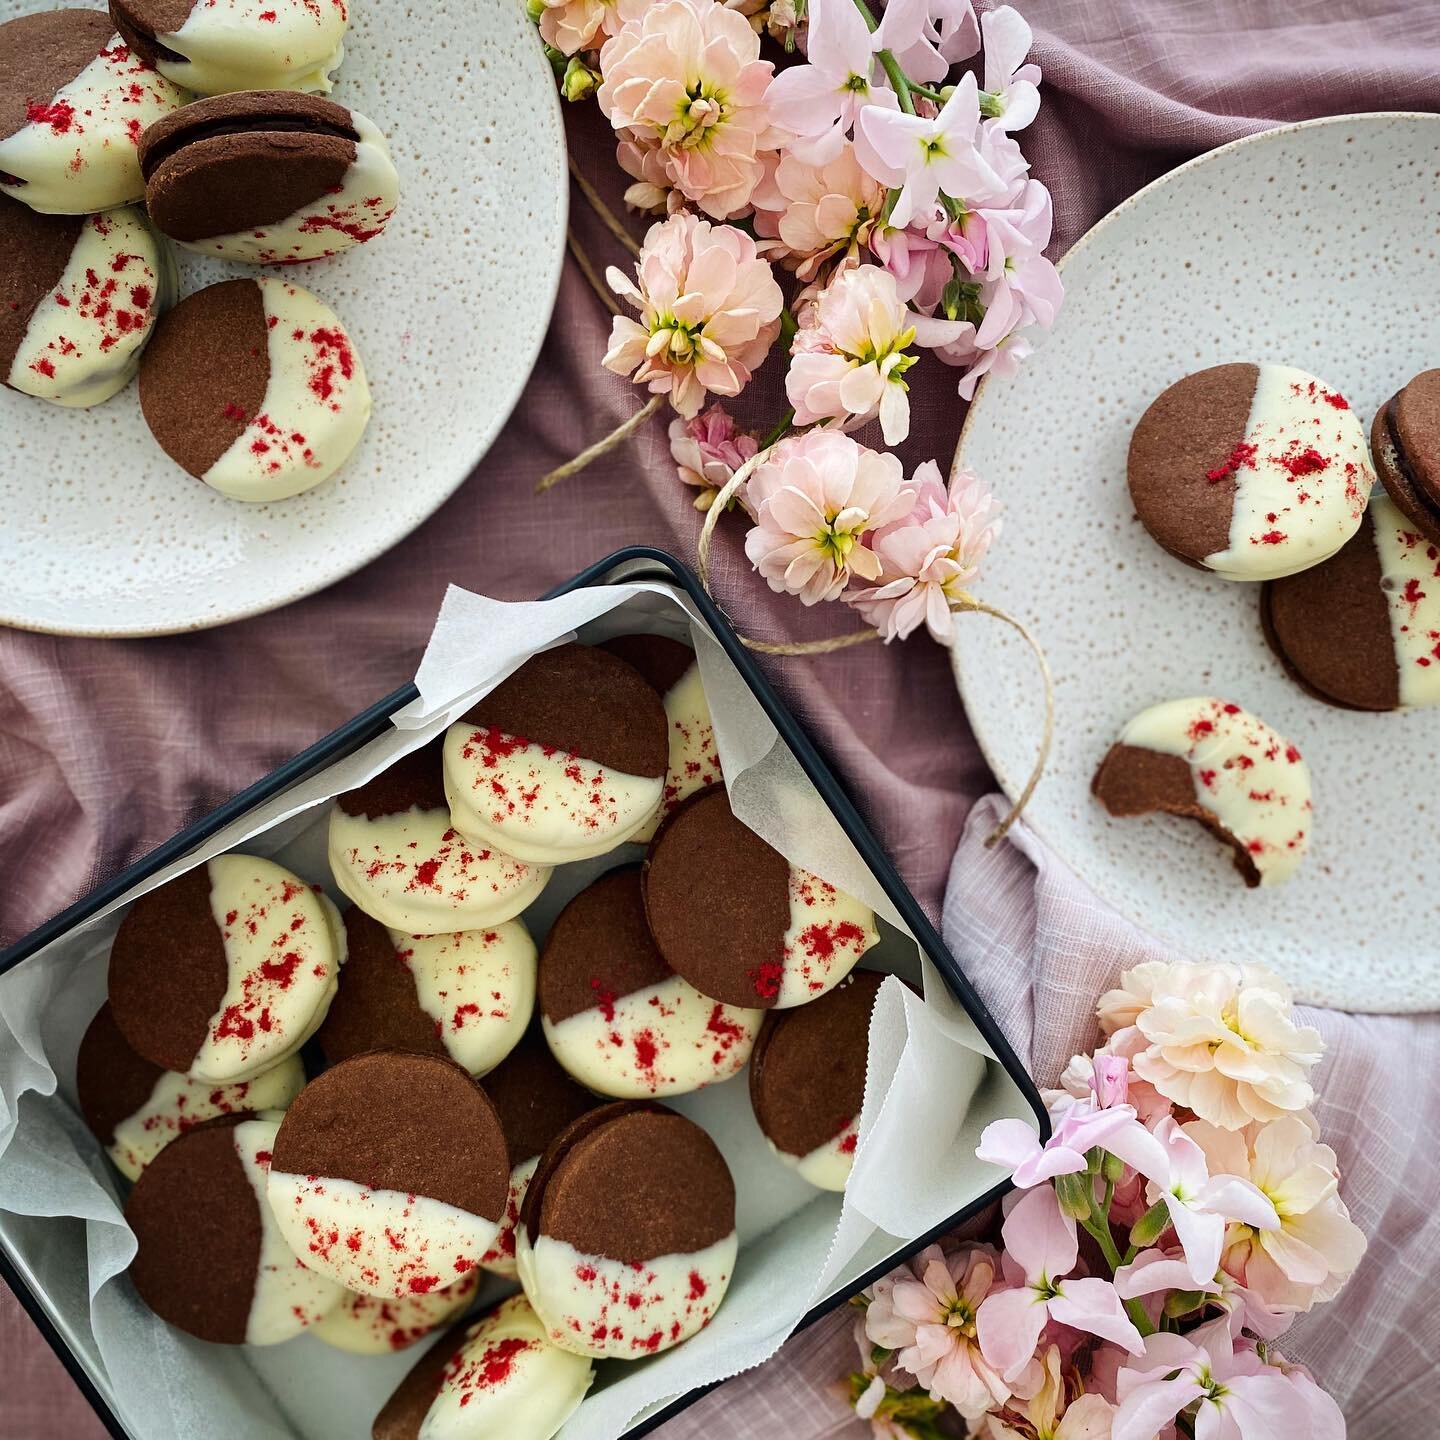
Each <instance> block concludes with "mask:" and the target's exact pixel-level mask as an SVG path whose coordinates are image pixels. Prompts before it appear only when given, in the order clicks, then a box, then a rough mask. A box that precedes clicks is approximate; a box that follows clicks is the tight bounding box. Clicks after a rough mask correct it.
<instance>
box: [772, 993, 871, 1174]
mask: <svg viewBox="0 0 1440 1440" xmlns="http://www.w3.org/2000/svg"><path fill="white" fill-rule="evenodd" d="M884 981H885V977H884V975H882V974H880V973H879V972H878V971H874V970H861V971H857V972H856V973H855V974H853V975H850V976H848V977H847V978H846V979H844V980H842V981H841V982H840V984H839V985H837V986H836V987H835V989H833V990H832V991H830V993H829V994H828V995H822V996H821V997H820V998H819V999H818V1000H817V1001H816V1002H815V1003H814V1004H813V1005H802V1006H801V1007H800V1008H799V1009H798V1010H781V1011H779V1012H777V1013H775V1014H772V1015H767V1016H766V1017H765V1025H764V1027H763V1028H762V1029H761V1031H760V1038H759V1039H758V1040H757V1041H756V1042H755V1053H754V1055H753V1057H752V1058H751V1061H750V1108H751V1109H752V1110H754V1112H755V1120H756V1123H757V1124H758V1125H759V1126H760V1130H761V1133H762V1134H763V1135H764V1136H765V1138H766V1139H767V1140H768V1141H769V1142H770V1147H771V1149H773V1150H774V1151H775V1153H776V1155H778V1156H779V1157H780V1159H781V1160H783V1161H784V1162H785V1163H786V1164H787V1165H789V1166H790V1167H791V1168H792V1169H794V1170H796V1171H798V1172H799V1174H800V1178H801V1179H802V1180H807V1181H809V1183H810V1184H811V1185H814V1186H816V1187H817V1188H818V1189H821V1190H843V1189H844V1188H845V1182H846V1181H847V1180H848V1179H849V1178H850V1170H851V1167H852V1166H853V1165H854V1163H855V1142H856V1140H857V1138H858V1137H859V1134H860V1106H861V1103H862V1102H863V1101H864V1099H865V1067H866V1062H867V1061H868V1059H869V1055H870V1012H871V1010H872V1009H874V1006H875V996H876V994H877V993H878V992H879V990H880V986H881V985H882V984H883V983H884Z"/></svg>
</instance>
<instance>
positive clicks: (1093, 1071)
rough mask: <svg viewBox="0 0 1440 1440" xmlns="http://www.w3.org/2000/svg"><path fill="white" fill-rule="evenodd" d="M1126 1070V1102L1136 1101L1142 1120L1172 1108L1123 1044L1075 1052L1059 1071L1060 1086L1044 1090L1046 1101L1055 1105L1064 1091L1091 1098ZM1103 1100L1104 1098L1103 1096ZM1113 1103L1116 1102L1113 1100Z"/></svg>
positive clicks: (1124, 1086)
mask: <svg viewBox="0 0 1440 1440" xmlns="http://www.w3.org/2000/svg"><path fill="white" fill-rule="evenodd" d="M1122 1071H1123V1074H1124V1081H1123V1088H1124V1103H1127V1104H1130V1105H1133V1106H1134V1107H1135V1113H1136V1115H1137V1116H1138V1117H1139V1119H1140V1120H1141V1122H1142V1123H1143V1124H1146V1125H1148V1124H1149V1123H1150V1122H1151V1121H1152V1120H1159V1119H1160V1118H1161V1117H1162V1116H1165V1115H1168V1114H1169V1113H1170V1111H1171V1108H1172V1107H1171V1104H1170V1102H1169V1101H1168V1100H1167V1099H1166V1098H1165V1097H1164V1096H1163V1095H1161V1094H1160V1093H1159V1091H1157V1090H1156V1089H1155V1087H1154V1086H1153V1085H1149V1084H1147V1083H1146V1082H1145V1081H1144V1080H1142V1079H1140V1077H1139V1076H1138V1075H1136V1074H1135V1072H1134V1071H1133V1070H1132V1069H1131V1068H1130V1057H1129V1055H1128V1054H1127V1053H1126V1052H1125V1050H1124V1048H1123V1047H1119V1046H1112V1045H1102V1046H1101V1047H1100V1049H1098V1050H1096V1051H1095V1052H1094V1053H1093V1054H1092V1055H1074V1056H1072V1057H1071V1059H1070V1063H1069V1064H1068V1065H1066V1067H1065V1069H1064V1070H1063V1071H1061V1073H1060V1090H1058V1091H1055V1090H1049V1091H1042V1092H1041V1093H1042V1094H1043V1095H1044V1097H1045V1103H1046V1104H1047V1105H1048V1106H1050V1108H1051V1109H1054V1108H1055V1106H1056V1104H1057V1101H1058V1096H1059V1095H1060V1094H1061V1093H1064V1094H1066V1095H1070V1096H1073V1097H1074V1098H1075V1099H1077V1100H1088V1099H1089V1098H1090V1097H1091V1096H1093V1095H1098V1094H1100V1092H1101V1088H1102V1086H1114V1085H1118V1084H1119V1083H1120V1082H1119V1080H1118V1079H1117V1078H1116V1077H1117V1076H1118V1075H1119V1073H1120V1072H1122ZM1102 1103H1104V1102H1103V1099H1102ZM1110 1103H1111V1104H1114V1103H1116V1102H1115V1101H1113V1100H1112V1101H1111V1102H1110Z"/></svg>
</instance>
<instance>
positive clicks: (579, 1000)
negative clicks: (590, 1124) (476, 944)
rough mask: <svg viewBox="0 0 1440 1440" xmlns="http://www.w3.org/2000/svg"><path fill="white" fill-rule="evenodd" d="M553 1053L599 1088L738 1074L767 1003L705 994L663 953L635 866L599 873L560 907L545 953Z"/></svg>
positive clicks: (652, 1086)
mask: <svg viewBox="0 0 1440 1440" xmlns="http://www.w3.org/2000/svg"><path fill="white" fill-rule="evenodd" d="M539 993H540V1015H541V1020H542V1023H543V1025H544V1028H545V1039H546V1041H547V1042H548V1043H549V1046H550V1049H551V1051H552V1052H553V1053H554V1055H555V1058H556V1059H557V1060H558V1061H559V1062H560V1064H561V1065H563V1066H564V1067H565V1069H566V1070H568V1071H569V1072H570V1074H572V1075H573V1076H574V1077H575V1078H576V1079H577V1080H579V1081H580V1083H581V1084H582V1085H588V1086H589V1087H590V1089H592V1090H595V1091H598V1092H599V1093H600V1094H601V1095H613V1096H615V1097H616V1098H617V1099H622V1100H630V1099H634V1100H640V1099H645V1098H647V1097H649V1096H654V1095H683V1094H685V1093H687V1092H688V1091H691V1090H699V1089H701V1088H702V1087H703V1086H706V1085H713V1084H716V1083H718V1082H719V1081H721V1080H728V1079H730V1078H731V1076H733V1075H738V1074H739V1073H740V1071H741V1070H743V1069H744V1068H745V1062H746V1060H748V1059H749V1058H750V1049H751V1047H752V1046H753V1045H754V1043H755V1036H756V1035H757V1034H758V1033H759V1030H760V1021H761V1020H762V1019H763V1017H764V1012H763V1011H761V1010H759V1009H749V1010H743V1009H739V1008H737V1007H735V1006H731V1005H723V1004H721V1003H720V1002H719V1001H718V1000H712V999H710V998H709V997H708V996H706V995H702V994H701V993H700V991H698V990H697V989H696V988H695V987H694V986H693V985H691V984H690V983H689V982H688V981H687V980H684V979H682V978H681V977H680V976H679V975H677V974H676V973H675V972H674V971H673V970H672V969H671V968H670V967H669V966H668V965H667V964H666V963H665V961H664V959H663V958H662V957H661V954H660V952H659V951H658V950H657V949H656V948H655V942H654V941H653V940H652V939H651V938H650V930H649V927H648V926H647V924H646V922H645V902H644V899H643V897H642V896H641V893H640V871H639V868H638V867H635V866H626V867H624V868H623V869H619V870H612V871H610V872H609V873H608V874H606V875H602V876H601V877H600V879H598V880H596V881H595V882H594V884H592V885H590V886H589V887H588V888H586V889H584V890H582V891H581V892H580V893H579V894H578V895H577V896H576V897H575V898H574V899H573V900H572V901H571V902H570V903H569V904H568V905H567V906H566V907H565V909H564V910H562V911H561V912H560V915H559V917H558V918H557V919H556V921H555V923H554V925H552V926H551V928H550V933H549V935H548V936H547V937H546V939H545V947H544V950H543V951H542V953H541V957H540V992H539Z"/></svg>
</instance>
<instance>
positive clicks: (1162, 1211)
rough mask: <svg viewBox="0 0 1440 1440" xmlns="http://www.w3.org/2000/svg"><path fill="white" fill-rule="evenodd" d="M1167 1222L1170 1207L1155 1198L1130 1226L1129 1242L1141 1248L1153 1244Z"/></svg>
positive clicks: (1168, 1221) (1161, 1233)
mask: <svg viewBox="0 0 1440 1440" xmlns="http://www.w3.org/2000/svg"><path fill="white" fill-rule="evenodd" d="M1169 1223H1170V1207H1169V1206H1168V1205H1167V1204H1166V1203H1165V1202H1164V1201H1163V1200H1157V1201H1156V1202H1155V1203H1154V1204H1153V1205H1152V1206H1151V1207H1150V1208H1149V1209H1148V1210H1147V1211H1146V1212H1145V1213H1144V1214H1143V1215H1142V1216H1141V1217H1140V1218H1139V1219H1138V1220H1137V1221H1136V1222H1135V1224H1134V1225H1133V1226H1132V1227H1131V1230H1130V1243H1131V1244H1132V1245H1134V1246H1136V1247H1137V1248H1138V1249H1141V1250H1143V1249H1144V1248H1145V1247H1146V1246H1147V1245H1153V1244H1154V1243H1155V1242H1156V1241H1157V1240H1158V1239H1159V1238H1160V1237H1161V1235H1163V1234H1164V1233H1165V1227H1166V1226H1167V1225H1168V1224H1169Z"/></svg>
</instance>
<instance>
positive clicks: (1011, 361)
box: [935, 335, 1035, 400]
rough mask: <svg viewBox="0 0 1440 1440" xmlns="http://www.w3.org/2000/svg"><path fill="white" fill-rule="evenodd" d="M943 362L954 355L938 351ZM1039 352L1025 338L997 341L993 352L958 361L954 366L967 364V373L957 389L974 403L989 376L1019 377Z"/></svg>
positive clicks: (1009, 336) (964, 397) (990, 350)
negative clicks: (1023, 368)
mask: <svg viewBox="0 0 1440 1440" xmlns="http://www.w3.org/2000/svg"><path fill="white" fill-rule="evenodd" d="M935 353H936V354H937V355H938V356H939V357H940V358H941V359H942V360H947V361H948V360H950V356H949V355H948V354H947V352H946V351H945V350H943V349H941V350H937V351H936V352H935ZM1034 353H1035V346H1034V344H1033V343H1032V342H1031V341H1030V340H1029V338H1028V337H1026V336H1024V335H1007V336H1006V337H1005V338H1004V339H1003V340H1000V341H997V342H996V344H995V345H994V347H993V348H992V349H989V350H981V351H979V352H978V353H976V354H972V355H969V356H966V357H965V358H963V359H956V360H954V361H953V362H952V363H955V364H960V365H964V366H965V367H966V370H965V373H964V374H963V375H962V376H961V377H960V383H959V385H958V386H957V387H956V388H957V389H958V390H959V392H960V398H961V399H962V400H973V399H974V398H975V390H976V387H977V386H978V385H979V384H980V382H981V381H982V380H983V379H984V378H985V377H986V376H987V375H994V376H995V377H996V378H997V379H1000V380H1003V379H1006V378H1007V377H1009V376H1011V375H1017V374H1019V372H1020V367H1021V366H1022V365H1024V363H1025V362H1026V361H1027V360H1028V359H1029V358H1030V357H1031V356H1032V355H1033V354H1034Z"/></svg>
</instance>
